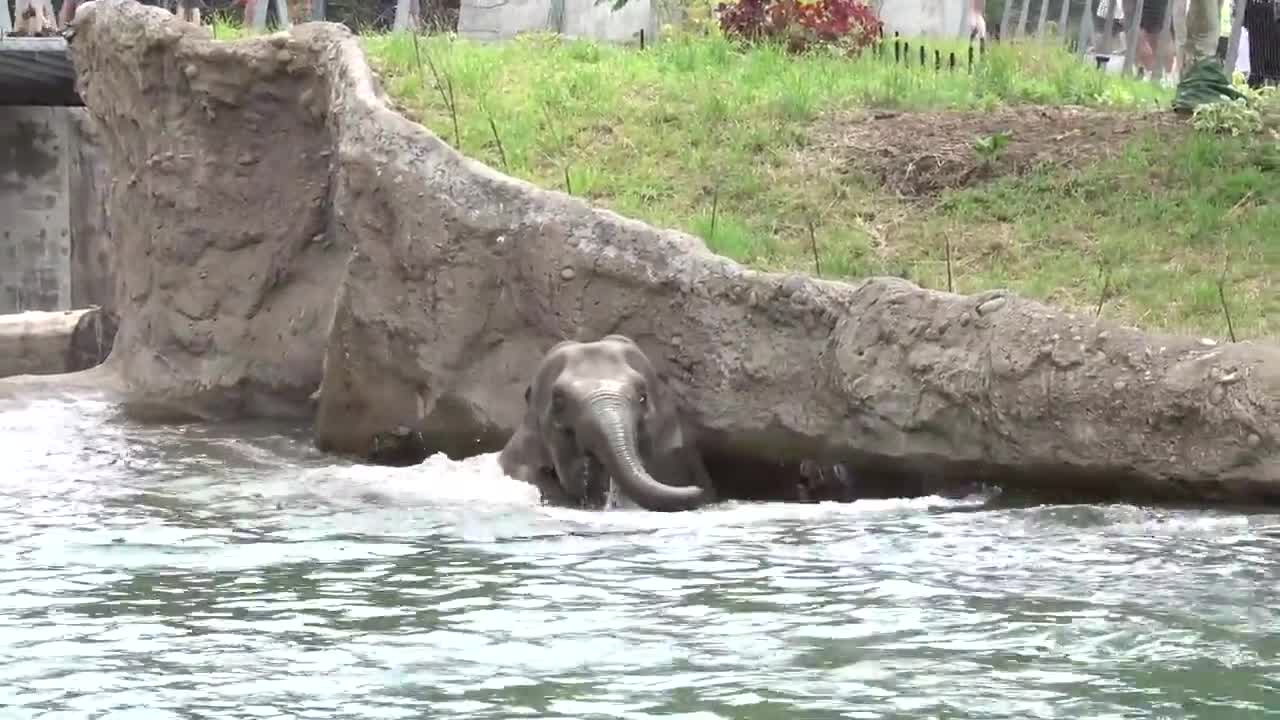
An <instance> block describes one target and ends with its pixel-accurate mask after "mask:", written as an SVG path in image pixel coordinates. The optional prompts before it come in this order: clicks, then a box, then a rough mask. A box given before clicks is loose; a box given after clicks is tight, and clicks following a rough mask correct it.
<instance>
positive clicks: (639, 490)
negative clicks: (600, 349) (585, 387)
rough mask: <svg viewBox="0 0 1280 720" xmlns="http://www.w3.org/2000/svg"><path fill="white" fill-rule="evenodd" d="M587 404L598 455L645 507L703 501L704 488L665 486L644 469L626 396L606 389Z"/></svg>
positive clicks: (674, 507) (689, 506)
mask: <svg viewBox="0 0 1280 720" xmlns="http://www.w3.org/2000/svg"><path fill="white" fill-rule="evenodd" d="M588 404H589V407H590V413H589V416H590V418H591V421H592V422H593V423H594V424H595V429H596V431H597V445H598V446H599V448H598V452H597V453H596V455H597V458H598V459H599V460H600V462H601V463H603V464H604V466H605V468H607V469H608V471H609V474H610V476H612V478H613V480H614V481H615V482H617V483H618V484H619V485H620V486H621V487H622V490H623V491H625V492H626V493H627V495H629V496H631V499H632V500H635V502H636V504H638V505H640V506H641V507H643V508H644V509H646V510H654V511H661V512H674V511H679V510H689V509H692V508H694V507H697V506H698V505H699V504H701V503H702V502H703V499H704V498H703V495H704V493H703V490H702V488H699V487H677V486H674V485H666V484H663V483H660V482H658V481H657V480H655V479H653V477H652V476H650V475H649V473H648V471H646V470H645V468H644V465H643V464H642V463H641V462H640V454H639V452H637V450H636V429H635V428H636V420H635V414H634V411H633V410H632V408H631V405H630V403H629V402H628V400H627V398H625V397H623V396H622V395H620V394H618V393H617V392H614V391H611V390H604V391H599V392H597V393H595V394H593V395H592V396H591V397H590V399H589V400H588Z"/></svg>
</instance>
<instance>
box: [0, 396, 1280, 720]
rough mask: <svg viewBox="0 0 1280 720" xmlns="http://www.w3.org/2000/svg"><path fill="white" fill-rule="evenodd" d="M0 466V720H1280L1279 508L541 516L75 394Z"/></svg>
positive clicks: (473, 466) (295, 446) (481, 484)
mask: <svg viewBox="0 0 1280 720" xmlns="http://www.w3.org/2000/svg"><path fill="white" fill-rule="evenodd" d="M0 452H3V454H4V457H5V458H6V462H5V465H4V467H3V469H0V718H35V717H50V718H52V717H75V718H81V717H84V718H89V717H148V718H150V717H164V718H168V717H173V718H178V717H195V716H199V717H209V718H249V717H255V718H256V717H287V718H306V717H317V718H362V719H363V718H379V717H441V718H510V717H514V716H529V717H539V718H605V717H609V718H657V717H663V718H699V719H701V718H745V717H751V718H767V717H796V718H926V717H946V718H1050V717H1069V718H1104V717H1106V718H1120V717H1134V718H1137V717H1142V718H1151V717H1168V718H1182V717H1197V718H1217V717H1221V718H1238V717H1269V716H1271V715H1275V714H1280V702H1277V700H1280V694H1278V693H1280V664H1278V662H1277V660H1276V657H1277V654H1278V653H1280V639H1277V638H1280V633H1277V630H1280V623H1278V622H1277V617H1278V614H1277V590H1276V588H1277V583H1276V582H1275V577H1276V574H1277V570H1278V569H1280V567H1278V566H1280V561H1277V559H1276V558H1277V557H1278V555H1277V550H1278V549H1280V548H1278V547H1277V540H1276V538H1277V535H1278V532H1280V525H1278V524H1277V516H1275V515H1239V514H1228V513H1220V512H1208V511H1191V510H1178V511H1174V510H1159V509H1150V508H1142V507H1133V506H1124V505H1072V506H1045V507H1030V508H1004V509H997V508H994V507H991V508H988V507H986V506H984V505H983V500H984V499H983V498H970V499H966V500H963V501H952V500H943V499H940V498H916V499H910V500H905V499H904V500H877V501H864V502H857V503H851V504H817V505H784V504H776V503H737V502H727V503H721V504H717V505H714V506H712V507H708V508H704V509H701V510H698V511H695V512H688V513H648V512H645V511H642V510H634V509H624V510H611V511H608V512H599V511H595V512H592V511H582V510H574V509H566V508H549V507H544V506H541V505H540V504H539V503H538V495H537V492H536V490H534V489H533V488H532V487H530V486H527V485H524V484H522V483H519V482H516V481H514V480H511V479H509V478H506V477H504V476H503V475H502V474H501V472H500V471H499V469H498V467H497V461H496V456H495V455H484V456H480V457H475V458H471V459H468V460H464V461H460V462H454V461H450V460H448V459H446V458H444V457H443V456H436V457H432V458H429V459H428V460H426V461H425V462H423V463H422V464H420V465H418V466H415V467H408V468H387V467H374V466H366V465H360V464H356V463H353V462H349V461H346V460H340V459H335V458H333V457H331V456H325V455H323V454H321V453H319V452H316V451H315V450H314V449H312V447H311V445H310V443H309V441H308V435H307V429H306V428H281V427H279V426H273V425H269V424H254V423H241V424H236V425H224V426H217V425H215V426H209V425H188V426H166V427H161V426H145V425H139V424H136V423H131V422H128V421H126V420H123V419H121V418H120V417H119V415H118V413H117V411H116V409H115V408H114V407H112V406H111V405H110V404H108V403H106V402H105V401H103V400H102V399H100V398H95V397H81V398H59V399H40V400H0Z"/></svg>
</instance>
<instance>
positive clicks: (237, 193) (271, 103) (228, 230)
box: [69, 1, 346, 418]
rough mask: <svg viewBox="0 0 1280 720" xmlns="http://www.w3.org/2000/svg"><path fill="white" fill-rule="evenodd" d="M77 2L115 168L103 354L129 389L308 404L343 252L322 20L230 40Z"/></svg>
mask: <svg viewBox="0 0 1280 720" xmlns="http://www.w3.org/2000/svg"><path fill="white" fill-rule="evenodd" d="M76 17H77V19H76V22H75V23H74V25H73V28H74V33H75V34H74V35H73V37H72V40H71V42H70V44H69V47H70V52H71V54H72V58H73V62H74V63H75V65H76V70H77V75H78V83H77V86H78V88H79V91H80V93H81V95H82V97H84V98H85V99H86V104H87V105H88V106H89V108H90V110H91V112H92V113H93V114H94V115H95V116H96V118H97V120H98V121H99V122H98V124H99V133H98V135H99V137H100V139H101V142H102V146H103V148H104V151H105V153H106V156H107V158H108V160H109V163H110V166H111V168H112V170H113V172H114V175H115V185H114V189H113V191H112V192H111V196H110V200H109V206H108V215H109V227H110V232H111V236H112V238H113V245H114V247H115V251H116V257H115V267H116V268H118V269H119V270H118V273H117V288H116V293H115V296H116V304H117V309H118V310H119V311H120V314H121V320H120V330H119V336H118V337H117V342H116V346H117V348H118V351H117V352H115V353H113V355H112V357H111V358H110V363H111V364H112V367H113V368H115V369H116V370H117V371H118V372H120V373H121V377H122V379H123V380H124V382H125V383H126V387H127V390H128V393H129V396H130V397H131V398H132V399H133V401H134V404H137V405H151V404H154V405H157V406H164V407H166V408H168V409H170V410H173V411H175V412H178V413H182V414H194V415H196V416H201V417H212V416H223V415H227V416H230V415H237V414H241V413H250V414H265V415H274V416H292V417H299V418H302V417H309V415H310V413H311V409H310V403H309V401H308V396H309V395H310V394H311V393H312V392H313V391H314V390H315V388H316V385H317V384H318V383H319V380H320V372H321V368H320V358H321V354H322V350H323V348H324V343H325V338H326V336H327V334H328V321H329V316H330V314H331V312H332V310H331V308H332V300H333V297H334V288H335V287H336V286H337V284H338V281H339V277H340V274H341V271H342V266H343V263H344V261H345V259H346V250H345V249H344V248H341V247H340V246H338V245H336V244H334V243H332V242H328V241H326V228H328V227H329V225H330V219H329V216H328V212H329V206H330V204H329V184H330V180H329V175H330V168H331V165H332V158H331V148H332V145H333V144H332V141H331V135H330V132H329V131H328V129H327V128H326V114H327V110H326V104H327V102H328V96H329V91H328V82H329V79H328V75H327V73H326V70H327V65H328V63H329V61H328V60H327V56H328V55H330V54H331V53H332V52H333V50H334V48H335V47H336V46H335V44H334V42H333V40H332V28H329V27H327V26H322V27H320V28H316V27H303V28H299V29H298V30H297V31H296V32H295V34H294V35H293V36H275V37H273V38H272V39H271V40H260V41H255V42H254V43H250V44H240V45H230V44H225V43H215V42H213V41H212V40H211V35H210V32H209V31H208V29H207V28H204V27H197V26H194V25H191V24H189V23H184V22H182V21H180V20H178V19H177V18H175V17H174V16H173V15H171V14H168V13H166V12H165V11H163V10H162V9H160V8H156V7H151V6H146V5H142V4H140V3H135V2H131V1H126V2H98V3H87V4H85V5H84V6H83V7H82V9H81V10H80V11H79V12H78V13H77V16H76ZM102 18H105V19H103V20H102V21H101V22H99V20H100V19H102ZM326 31H327V32H326Z"/></svg>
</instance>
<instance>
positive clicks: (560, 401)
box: [551, 388, 565, 413]
mask: <svg viewBox="0 0 1280 720" xmlns="http://www.w3.org/2000/svg"><path fill="white" fill-rule="evenodd" d="M564 406H565V399H564V391H563V390H561V389H560V388H555V389H553V390H552V391H551V411H552V412H555V413H559V412H561V411H562V410H564Z"/></svg>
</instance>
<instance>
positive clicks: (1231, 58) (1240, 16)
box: [1214, 0, 1254, 77]
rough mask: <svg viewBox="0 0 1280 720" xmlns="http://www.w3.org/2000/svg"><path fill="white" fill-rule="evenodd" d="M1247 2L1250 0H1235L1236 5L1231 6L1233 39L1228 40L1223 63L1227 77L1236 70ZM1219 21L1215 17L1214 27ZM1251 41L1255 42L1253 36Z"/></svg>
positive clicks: (1227, 0)
mask: <svg viewBox="0 0 1280 720" xmlns="http://www.w3.org/2000/svg"><path fill="white" fill-rule="evenodd" d="M1225 1H1226V2H1231V0H1225ZM1247 3H1248V0H1235V5H1234V6H1232V8H1231V39H1230V40H1228V41H1227V57H1226V58H1225V59H1224V60H1223V63H1222V64H1223V67H1224V68H1225V69H1226V71H1227V77H1231V75H1232V73H1234V72H1235V71H1236V55H1238V54H1239V53H1240V31H1241V30H1242V29H1243V28H1244V6H1245V5H1246V4H1247ZM1218 23H1219V20H1218V19H1217V17H1215V18H1214V27H1218ZM1249 42H1254V40H1253V38H1249Z"/></svg>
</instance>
